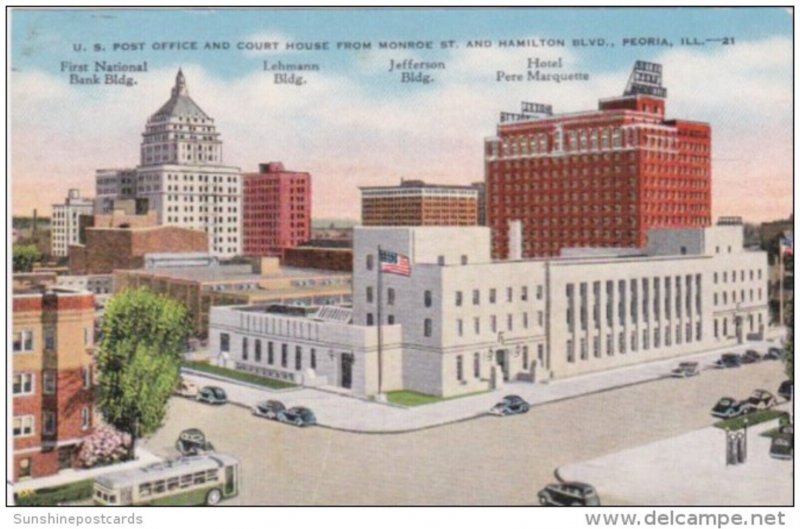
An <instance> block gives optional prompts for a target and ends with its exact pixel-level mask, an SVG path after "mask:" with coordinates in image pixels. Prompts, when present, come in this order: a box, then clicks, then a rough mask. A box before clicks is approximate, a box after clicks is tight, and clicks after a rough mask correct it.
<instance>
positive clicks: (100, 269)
mask: <svg viewBox="0 0 800 529" xmlns="http://www.w3.org/2000/svg"><path fill="white" fill-rule="evenodd" d="M167 252H168V253H206V252H208V234H207V233H205V232H202V231H199V230H191V229H188V228H179V227H177V226H151V227H143V228H87V229H86V244H85V245H72V246H70V248H69V272H70V274H73V275H85V274H110V273H112V272H114V270H124V269H136V268H142V267H143V266H144V257H145V254H149V253H167Z"/></svg>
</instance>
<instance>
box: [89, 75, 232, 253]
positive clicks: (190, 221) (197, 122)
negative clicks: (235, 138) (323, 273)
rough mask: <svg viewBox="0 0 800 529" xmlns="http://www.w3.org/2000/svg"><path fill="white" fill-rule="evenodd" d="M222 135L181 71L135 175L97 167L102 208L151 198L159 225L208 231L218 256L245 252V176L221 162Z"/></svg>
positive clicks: (150, 124)
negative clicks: (132, 176)
mask: <svg viewBox="0 0 800 529" xmlns="http://www.w3.org/2000/svg"><path fill="white" fill-rule="evenodd" d="M219 136H220V134H219V132H217V128H216V125H215V124H214V119H213V118H211V117H210V116H209V115H208V114H206V113H205V112H204V111H203V110H202V109H201V108H200V107H199V106H198V105H197V103H195V102H194V101H193V100H192V98H191V97H189V90H188V88H187V86H186V79H185V78H184V75H183V72H182V71H180V70H178V74H177V76H176V77H175V86H174V87H173V88H172V95H171V96H170V98H169V100H168V101H167V102H166V103H164V104H163V105H162V106H161V108H159V109H158V110H157V111H156V113H155V114H153V115H152V116H150V118H149V119H148V120H147V125H146V127H145V131H144V134H143V135H142V137H143V139H142V143H141V155H140V156H141V157H140V164H139V166H138V167H137V168H136V175H135V180H134V181H133V182H132V183H131V182H130V180H129V178H130V174H129V171H128V170H110V171H98V172H97V175H96V182H97V190H98V193H101V191H102V193H101V194H102V197H103V201H102V204H101V206H102V207H101V212H107V211H108V207H111V208H113V203H114V200H115V199H129V198H133V197H135V198H137V199H147V203H148V206H149V208H151V209H153V210H155V211H156V212H157V214H158V222H159V224H162V225H168V226H179V227H182V228H191V229H195V230H203V231H205V232H206V233H207V234H208V237H209V249H210V251H211V252H212V253H213V254H215V255H217V256H220V257H233V256H235V255H238V254H240V253H241V249H242V235H241V220H242V207H241V195H242V186H241V175H240V172H239V168H238V167H231V166H227V165H223V164H222V140H220V137H219ZM103 208H105V209H103Z"/></svg>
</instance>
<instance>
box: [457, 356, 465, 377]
mask: <svg viewBox="0 0 800 529" xmlns="http://www.w3.org/2000/svg"><path fill="white" fill-rule="evenodd" d="M456 379H457V380H464V355H458V356H456Z"/></svg>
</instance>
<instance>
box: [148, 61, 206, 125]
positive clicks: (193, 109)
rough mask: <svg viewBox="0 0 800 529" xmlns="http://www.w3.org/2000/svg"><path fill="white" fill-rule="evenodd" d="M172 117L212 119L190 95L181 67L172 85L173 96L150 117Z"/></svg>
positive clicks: (154, 118) (161, 118)
mask: <svg viewBox="0 0 800 529" xmlns="http://www.w3.org/2000/svg"><path fill="white" fill-rule="evenodd" d="M172 117H182V118H197V119H211V118H209V116H208V114H206V113H205V112H203V109H202V108H200V107H199V106H198V105H197V103H195V102H194V101H193V100H192V98H191V97H189V89H188V88H187V87H186V78H185V77H184V76H183V71H182V70H181V69H180V68H179V69H178V74H177V75H176V76H175V86H173V87H172V96H171V97H170V98H169V100H168V101H167V102H166V103H164V104H163V105H162V106H161V108H159V109H158V111H157V112H156V113H155V114H153V116H152V117H151V118H150V120H151V121H163V120H165V119H169V118H172Z"/></svg>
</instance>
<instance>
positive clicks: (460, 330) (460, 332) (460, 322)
mask: <svg viewBox="0 0 800 529" xmlns="http://www.w3.org/2000/svg"><path fill="white" fill-rule="evenodd" d="M456 326H457V328H458V335H459V336H464V320H462V319H458V320H456Z"/></svg>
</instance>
